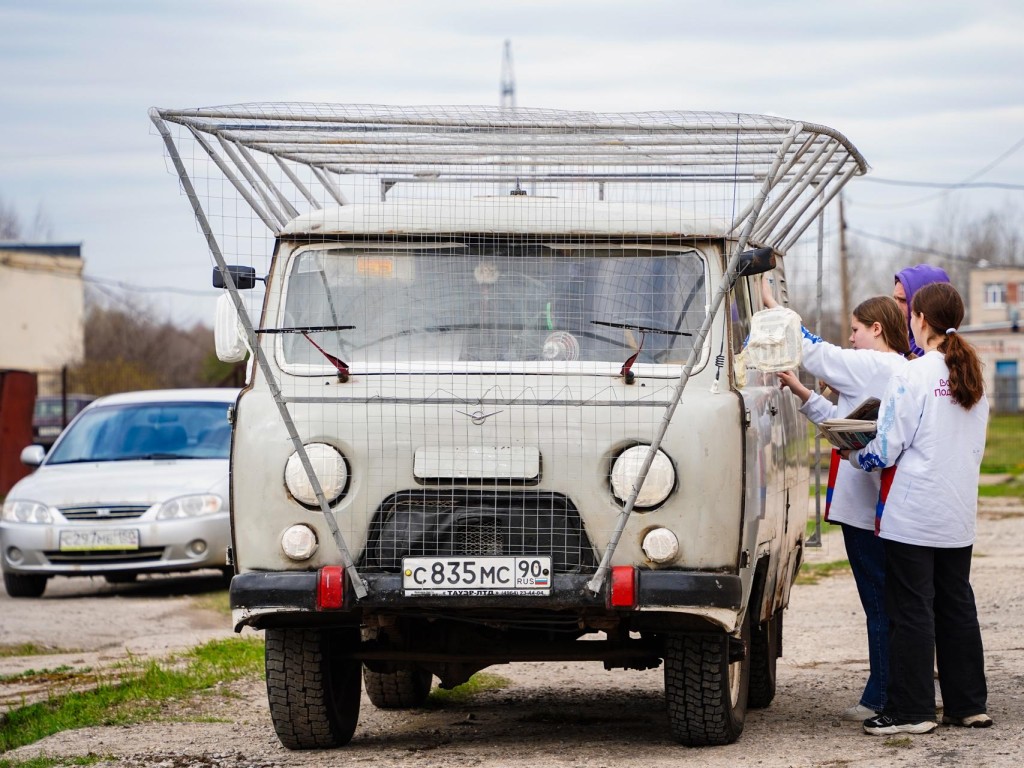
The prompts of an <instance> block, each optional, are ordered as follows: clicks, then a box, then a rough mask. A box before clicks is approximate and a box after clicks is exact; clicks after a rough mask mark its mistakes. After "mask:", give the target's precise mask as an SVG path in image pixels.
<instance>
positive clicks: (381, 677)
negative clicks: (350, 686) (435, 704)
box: [363, 665, 434, 709]
mask: <svg viewBox="0 0 1024 768" xmlns="http://www.w3.org/2000/svg"><path fill="white" fill-rule="evenodd" d="M433 680H434V676H433V675H432V674H431V673H430V671H429V670H426V669H423V668H422V667H416V666H412V665H408V666H405V665H403V666H399V667H398V668H396V669H395V670H394V671H393V672H374V671H373V670H371V669H370V668H369V667H366V666H364V667H363V684H364V685H365V687H366V695H367V697H368V698H369V699H370V701H371V702H372V703H373V705H374V706H375V707H377V708H378V709H415V708H416V707H422V706H423V704H424V703H425V702H426V700H427V697H428V696H429V695H430V685H431V683H432V682H433Z"/></svg>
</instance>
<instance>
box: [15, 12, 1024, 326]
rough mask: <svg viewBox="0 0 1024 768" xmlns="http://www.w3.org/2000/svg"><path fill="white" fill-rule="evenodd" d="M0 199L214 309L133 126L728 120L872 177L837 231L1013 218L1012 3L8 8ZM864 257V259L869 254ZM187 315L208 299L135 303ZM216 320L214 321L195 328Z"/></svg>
mask: <svg viewBox="0 0 1024 768" xmlns="http://www.w3.org/2000/svg"><path fill="white" fill-rule="evenodd" d="M0 30H2V32H0V39H2V44H0V197H2V198H3V199H4V200H5V201H6V202H7V203H8V204H13V205H14V206H15V207H16V209H17V210H18V212H19V213H20V214H21V217H22V219H23V220H24V221H25V222H26V223H29V222H31V220H32V219H33V217H34V216H35V214H36V211H37V209H39V208H40V207H41V208H42V209H43V211H44V212H45V214H46V216H47V218H48V219H49V221H50V222H51V224H52V227H53V237H54V239H55V240H57V241H60V242H81V243H82V244H83V255H84V257H85V260H86V274H87V276H89V277H91V278H93V279H96V280H101V281H105V280H109V281H124V282H128V283H131V284H134V285H138V286H143V287H150V288H159V287H171V288H175V289H184V290H206V289H207V287H208V286H209V272H210V269H209V268H210V263H211V262H210V257H209V254H208V251H207V248H206V245H205V242H204V241H203V239H202V238H201V237H200V236H199V235H198V233H197V231H196V227H195V224H194V222H193V218H192V214H191V212H190V209H189V207H188V205H187V202H186V201H185V199H184V198H182V197H181V196H180V195H179V193H178V185H177V181H176V179H175V178H174V177H173V176H171V175H169V174H168V172H167V168H166V166H165V160H164V154H163V147H162V144H161V142H160V140H159V139H158V137H157V136H156V135H155V133H154V130H153V127H152V124H151V123H150V121H149V117H148V115H147V110H148V108H149V107H151V106H159V107H175V108H184V107H198V106H211V105H218V104H231V103H240V102H256V101H325V102H339V103H373V104H398V105H407V104H408V105H412V104H489V105H497V104H498V102H499V81H500V74H501V56H502V45H503V41H504V40H505V39H510V40H511V41H512V46H513V56H514V63H515V76H516V91H517V101H518V104H519V106H522V107H553V108H571V109H589V110H595V111H612V112H624V111H648V110H662V109H665V110H716V111H717V110H721V111H728V112H750V113H760V114H771V115H778V116H781V117H786V118H793V119H800V120H805V121H808V122H815V123H823V124H825V125H828V126H831V127H833V128H836V129H837V130H839V131H841V132H843V133H844V134H845V135H846V136H848V137H849V138H850V139H851V140H852V141H853V143H854V144H855V145H856V146H857V147H858V148H859V149H860V150H861V152H862V153H863V154H864V156H865V157H866V159H867V161H868V162H869V163H870V165H871V167H872V171H871V174H870V175H869V176H868V177H865V178H863V179H857V180H855V181H854V182H852V183H851V184H850V186H848V187H847V191H848V193H847V202H848V212H847V217H848V220H849V224H850V226H851V227H853V228H855V229H857V230H860V231H862V232H868V233H873V234H876V235H880V236H883V237H888V238H893V239H897V240H901V239H905V238H906V237H907V236H908V233H910V232H912V231H913V229H914V228H915V227H918V228H923V229H927V228H928V227H929V226H933V225H934V223H935V222H936V221H938V220H939V219H941V217H943V216H946V215H948V212H949V211H950V210H957V211H961V212H963V211H967V212H970V213H978V214H980V213H983V212H985V211H987V210H1001V209H1004V208H1006V207H1007V206H1010V207H1016V210H1024V191H1021V190H997V189H965V190H960V191H953V192H949V191H947V192H942V191H941V190H936V189H928V188H921V187H901V186H893V185H887V184H882V183H880V182H879V181H874V182H872V181H869V179H876V180H906V181H917V182H938V183H951V182H961V181H965V180H968V179H970V180H972V181H973V183H975V184H978V183H983V182H987V183H995V184H999V183H1002V184H1016V185H1024V145H1022V146H1021V147H1019V148H1018V150H1017V151H1016V152H1013V153H1011V154H1009V155H1008V156H1007V157H1005V158H1003V159H1002V160H1001V161H1000V162H999V163H998V164H997V165H996V166H995V167H994V168H992V169H991V170H989V171H988V172H987V173H985V174H984V175H983V176H980V177H978V178H973V177H974V176H975V175H976V174H977V172H978V171H980V170H982V169H984V168H985V167H986V166H988V165H990V164H991V163H993V161H995V160H997V159H998V158H1000V157H1001V156H1003V155H1004V154H1006V153H1007V152H1008V151H1009V150H1010V149H1011V148H1013V147H1014V146H1016V145H1018V144H1022V143H1024V76H1022V73H1024V2H1021V0H972V1H971V2H965V1H964V0H956V2H949V1H947V0H911V1H908V2H900V0H888V1H887V2H875V1H874V0H868V1H865V0H861V2H857V3H838V2H821V0H818V1H817V2H810V1H807V2H784V1H783V2H780V1H779V0H775V1H774V2H764V1H763V0H758V1H757V2H748V1H742V2H730V1H729V0H720V2H707V0H700V2H691V1H689V0H654V1H650V2H643V1H640V0H638V1H637V2H631V3H625V2H622V0H614V1H609V2H606V1H605V0H562V1H560V0H529V1H526V2H521V1H516V0H511V1H508V0H507V1H506V2H502V3H492V2H486V1H485V0H475V1H473V2H470V1H469V0H466V1H462V0H411V1H408V2H389V1H388V0H373V1H372V2H361V1H360V2H354V1H353V0H344V1H340V0H306V1H304V2H302V1H300V2H281V0H275V1H274V2H269V1H268V0H246V1H245V2H227V1H226V0H225V1H219V2H218V1H217V0H173V1H165V0H144V1H143V0H105V1H104V0H95V1H90V0H67V1H66V2H52V1H50V0H24V1H23V0H0ZM876 243H877V241H876ZM141 295H144V296H145V298H146V299H147V300H151V301H153V302H155V303H156V304H157V305H158V306H159V307H162V308H164V309H165V310H166V311H167V312H168V313H170V312H172V311H173V312H175V313H176V315H177V316H178V317H200V316H202V315H204V314H207V313H208V314H209V315H210V316H211V317H212V303H213V297H214V296H215V294H213V293H212V292H211V294H210V295H211V297H210V298H195V297H190V296H188V295H186V294H184V293H169V294H161V293H146V294H141ZM208 307H209V310H207V308H208Z"/></svg>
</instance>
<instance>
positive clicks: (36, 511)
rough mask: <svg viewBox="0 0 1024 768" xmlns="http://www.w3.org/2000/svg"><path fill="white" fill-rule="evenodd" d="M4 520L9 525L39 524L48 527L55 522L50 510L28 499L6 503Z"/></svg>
mask: <svg viewBox="0 0 1024 768" xmlns="http://www.w3.org/2000/svg"><path fill="white" fill-rule="evenodd" d="M3 520H4V522H8V523H39V524H41V525H48V524H49V523H52V522H53V515H51V514H50V508H49V507H48V506H46V505H45V504H40V503H39V502H38V501H28V500H27V499H8V500H7V501H5V502H4V512H3Z"/></svg>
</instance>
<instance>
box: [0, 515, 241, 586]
mask: <svg viewBox="0 0 1024 768" xmlns="http://www.w3.org/2000/svg"><path fill="white" fill-rule="evenodd" d="M230 526H231V523H230V519H229V516H228V513H226V512H219V513H217V514H215V515H209V516H208V517H198V518H193V519H190V520H148V519H145V518H139V519H132V520H122V521H116V522H115V521H111V522H110V523H105V524H102V525H101V524H97V523H91V522H90V523H54V524H52V525H29V524H15V523H8V522H5V523H3V525H0V558H2V562H3V569H4V570H5V571H7V572H8V573H16V574H25V575H27V574H37V575H41V576H89V575H101V574H105V573H117V572H132V573H161V572H177V571H189V570H195V569H200V568H220V567H223V566H224V565H226V563H227V547H228V542H229V540H230ZM90 528H91V529H99V528H134V529H137V530H138V531H139V548H138V549H136V550H116V551H111V552H105V551H93V552H61V550H60V532H61V531H62V530H72V529H73V530H79V531H81V530H88V529H90ZM200 541H201V542H203V543H204V545H205V548H204V549H203V551H201V552H199V551H196V549H195V548H190V545H192V544H193V542H200Z"/></svg>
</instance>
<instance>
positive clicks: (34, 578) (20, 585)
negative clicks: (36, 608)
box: [4, 573, 49, 597]
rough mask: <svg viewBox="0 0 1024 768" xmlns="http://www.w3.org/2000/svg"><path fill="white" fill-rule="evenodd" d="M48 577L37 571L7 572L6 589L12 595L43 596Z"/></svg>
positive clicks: (5, 575) (5, 577)
mask: <svg viewBox="0 0 1024 768" xmlns="http://www.w3.org/2000/svg"><path fill="white" fill-rule="evenodd" d="M48 578H49V577H48V576H39V575H38V574H35V573H28V574H24V573H5V574H4V589H6V590H7V594H8V595H10V596H11V597H42V596H43V592H45V591H46V580H47V579H48Z"/></svg>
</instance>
